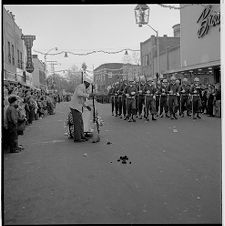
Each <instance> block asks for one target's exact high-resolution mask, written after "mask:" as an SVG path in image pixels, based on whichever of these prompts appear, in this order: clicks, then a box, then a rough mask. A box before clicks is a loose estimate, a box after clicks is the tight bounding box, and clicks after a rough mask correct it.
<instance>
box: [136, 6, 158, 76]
mask: <svg viewBox="0 0 225 226" xmlns="http://www.w3.org/2000/svg"><path fill="white" fill-rule="evenodd" d="M134 12H135V19H136V24H138V26H139V27H142V25H147V26H148V27H150V28H151V29H152V30H153V31H154V32H155V33H156V45H157V72H158V74H159V33H158V31H157V30H155V29H154V28H153V27H152V26H150V25H149V24H148V21H149V7H148V6H147V5H146V4H138V5H137V6H136V7H135V9H134Z"/></svg>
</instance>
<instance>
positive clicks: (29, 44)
mask: <svg viewBox="0 0 225 226" xmlns="http://www.w3.org/2000/svg"><path fill="white" fill-rule="evenodd" d="M21 39H22V40H24V42H25V46H26V50H27V62H26V71H27V72H29V73H32V72H33V71H34V65H33V62H32V51H31V49H32V46H33V41H34V40H35V39H36V37H35V36H34V35H22V37H21Z"/></svg>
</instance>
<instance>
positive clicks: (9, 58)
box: [8, 42, 11, 64]
mask: <svg viewBox="0 0 225 226" xmlns="http://www.w3.org/2000/svg"><path fill="white" fill-rule="evenodd" d="M8 60H9V63H10V64H11V51H10V42H8Z"/></svg>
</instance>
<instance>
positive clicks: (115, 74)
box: [94, 63, 123, 93]
mask: <svg viewBox="0 0 225 226" xmlns="http://www.w3.org/2000/svg"><path fill="white" fill-rule="evenodd" d="M122 79H123V64H122V63H107V64H102V65H100V66H99V67H97V68H96V69H94V83H95V84H96V90H97V92H98V93H107V92H108V91H107V87H108V86H111V85H112V84H114V83H115V82H117V81H120V80H122Z"/></svg>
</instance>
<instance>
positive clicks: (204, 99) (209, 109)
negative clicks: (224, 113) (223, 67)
mask: <svg viewBox="0 0 225 226" xmlns="http://www.w3.org/2000/svg"><path fill="white" fill-rule="evenodd" d="M201 113H203V114H206V115H208V116H210V117H215V116H216V117H221V84H214V85H213V84H209V85H202V95H201Z"/></svg>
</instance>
